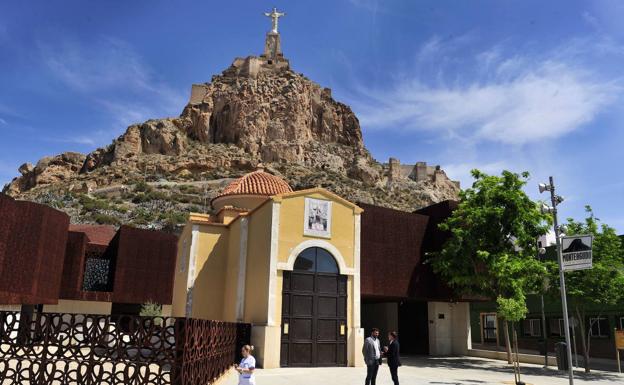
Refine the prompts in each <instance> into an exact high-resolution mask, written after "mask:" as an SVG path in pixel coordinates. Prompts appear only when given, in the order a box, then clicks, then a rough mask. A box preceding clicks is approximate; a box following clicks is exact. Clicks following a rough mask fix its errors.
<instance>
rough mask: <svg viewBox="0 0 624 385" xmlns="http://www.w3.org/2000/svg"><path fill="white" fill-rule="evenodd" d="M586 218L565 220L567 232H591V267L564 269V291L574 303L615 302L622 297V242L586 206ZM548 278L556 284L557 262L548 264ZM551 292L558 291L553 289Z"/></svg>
mask: <svg viewBox="0 0 624 385" xmlns="http://www.w3.org/2000/svg"><path fill="white" fill-rule="evenodd" d="M585 211H586V212H587V218H586V219H585V221H583V222H577V221H575V220H574V219H572V218H569V219H568V222H567V225H566V226H567V235H587V234H591V235H593V236H594V242H593V245H592V249H593V251H592V254H593V267H592V269H589V270H579V271H571V272H566V275H565V279H566V291H567V294H568V297H569V298H570V299H571V301H572V302H574V303H575V304H584V305H586V304H589V303H593V304H596V305H616V304H617V303H619V302H621V301H622V300H624V246H623V245H622V240H621V239H620V237H618V235H617V234H616V232H615V229H613V228H612V227H610V226H608V225H606V224H604V223H600V220H599V219H598V218H596V217H595V216H594V213H593V211H592V209H591V207H589V206H586V207H585ZM549 270H550V275H551V279H552V280H553V281H555V282H556V285H553V288H554V289H558V288H559V275H558V274H559V273H558V266H556V265H555V264H554V263H553V264H551V268H550V269H549ZM553 294H558V291H557V293H553Z"/></svg>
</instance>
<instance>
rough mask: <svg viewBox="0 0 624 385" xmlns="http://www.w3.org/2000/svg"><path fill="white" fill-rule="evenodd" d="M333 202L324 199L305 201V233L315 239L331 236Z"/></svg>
mask: <svg viewBox="0 0 624 385" xmlns="http://www.w3.org/2000/svg"><path fill="white" fill-rule="evenodd" d="M331 204H332V203H331V202H330V201H326V200H322V199H313V198H306V199H305V222H304V228H303V233H304V234H305V235H312V236H315V237H324V238H329V237H330V236H331Z"/></svg>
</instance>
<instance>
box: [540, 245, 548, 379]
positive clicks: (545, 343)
mask: <svg viewBox="0 0 624 385" xmlns="http://www.w3.org/2000/svg"><path fill="white" fill-rule="evenodd" d="M537 252H538V258H539V259H540V260H542V259H543V256H544V254H546V249H545V248H544V247H542V245H541V244H538V248H537ZM547 287H548V285H547V283H546V281H544V282H543V284H542V293H541V294H540V299H541V302H542V336H543V337H544V369H548V333H546V313H545V311H544V291H545V290H547Z"/></svg>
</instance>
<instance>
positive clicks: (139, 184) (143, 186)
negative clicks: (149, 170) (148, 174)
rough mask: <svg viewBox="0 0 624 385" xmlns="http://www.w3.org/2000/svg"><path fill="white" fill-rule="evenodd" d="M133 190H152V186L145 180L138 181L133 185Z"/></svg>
mask: <svg viewBox="0 0 624 385" xmlns="http://www.w3.org/2000/svg"><path fill="white" fill-rule="evenodd" d="M134 191H135V192H149V191H152V186H150V185H148V184H147V182H145V181H143V180H142V181H139V182H137V183H136V184H135V185H134Z"/></svg>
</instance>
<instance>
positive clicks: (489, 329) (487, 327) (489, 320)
mask: <svg viewBox="0 0 624 385" xmlns="http://www.w3.org/2000/svg"><path fill="white" fill-rule="evenodd" d="M481 325H482V328H483V342H486V343H487V342H496V341H497V335H498V334H497V330H496V326H497V321H496V313H490V314H481Z"/></svg>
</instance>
